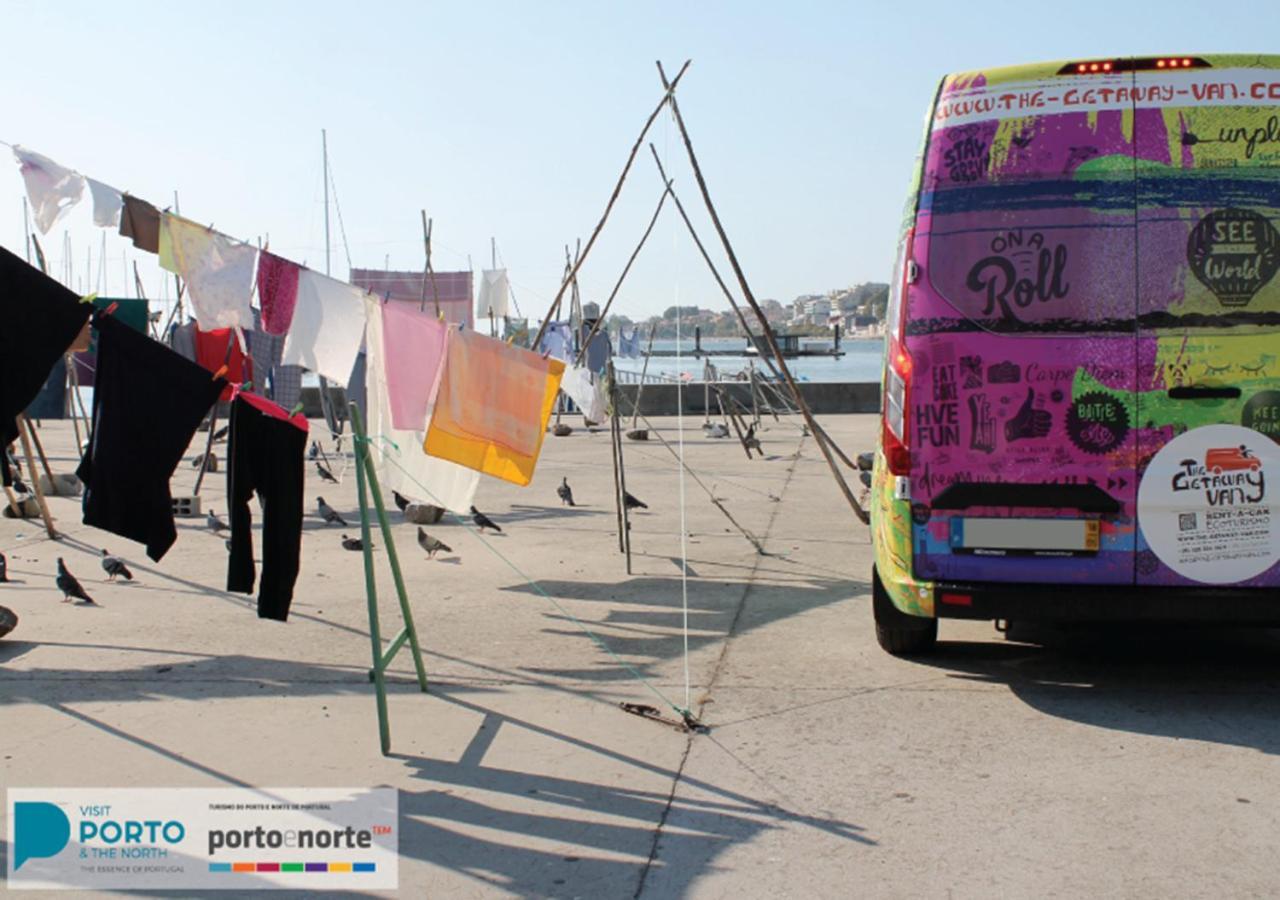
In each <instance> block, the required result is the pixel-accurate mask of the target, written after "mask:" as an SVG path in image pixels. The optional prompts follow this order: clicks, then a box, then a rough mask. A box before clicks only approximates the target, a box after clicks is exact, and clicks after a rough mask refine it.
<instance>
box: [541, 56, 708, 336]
mask: <svg viewBox="0 0 1280 900" xmlns="http://www.w3.org/2000/svg"><path fill="white" fill-rule="evenodd" d="M690 62H692V60H686V61H685V64H684V65H683V66H681V67H680V71H679V72H677V73H676V77H675V78H673V79H672V80H671V82H670V83H669V84H667V85H666V86H665V93H663V95H662V99H661V100H659V101H658V105H657V106H655V107H654V108H653V112H651V113H650V114H649V118H648V119H647V120H646V121H645V123H644V128H642V129H641V130H640V136H639V137H638V138H636V142H635V144H633V145H632V147H631V153H630V154H628V156H627V163H626V165H625V166H623V167H622V174H621V175H619V176H618V183H617V184H616V185H614V188H613V193H612V194H611V195H610V196H609V202H608V203H607V204H606V205H605V208H604V213H603V214H602V215H601V216H600V221H599V222H597V223H596V227H595V229H594V230H593V231H592V232H591V236H590V237H589V238H587V246H585V247H583V248H582V254H581V255H580V256H579V257H578V259H577V261H576V262H575V263H574V265H573V271H572V272H570V273H569V275H570V279H571V278H573V277H576V276H577V274H578V269H579V268H580V267H581V266H582V264H583V263H584V262H585V261H586V259H587V254H588V253H590V252H591V248H592V247H593V246H595V243H596V238H597V237H599V236H600V231H601V229H603V228H604V223H605V222H607V221H608V220H609V213H610V212H611V211H612V210H613V204H614V203H616V202H617V200H618V195H619V194H620V193H621V192H622V184H623V182H624V181H626V180H627V173H628V172H630V171H631V164H632V163H633V162H635V158H636V153H637V152H638V151H639V150H640V145H641V144H643V143H644V137H645V135H646V134H648V133H649V128H650V126H651V125H653V121H654V119H656V118H658V113H660V112H662V108H663V107H664V106H666V105H667V102H668V101H669V100H670V99H671V98H672V97H673V96H674V95H675V90H676V85H678V84H679V83H680V79H681V78H683V77H684V73H685V72H686V71H688V69H689V63H690ZM568 287H569V279H566V280H565V281H563V282H561V284H560V289H559V290H558V291H556V296H555V299H554V300H552V301H551V307H550V308H551V309H555V308H556V307H557V305H558V304H559V303H560V298H561V297H562V296H564V292H565V290H567V289H568ZM548 321H550V315H548V318H546V319H543V320H542V325H541V326H540V327H539V328H538V333H537V334H536V335H535V336H534V338H533V346H534V347H537V346H538V342H539V341H540V340H542V333H543V332H544V331H545V330H546V325H547V322H548Z"/></svg>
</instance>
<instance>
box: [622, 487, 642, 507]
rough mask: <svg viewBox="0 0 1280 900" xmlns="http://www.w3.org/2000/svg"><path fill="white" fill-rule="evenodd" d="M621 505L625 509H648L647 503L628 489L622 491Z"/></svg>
mask: <svg viewBox="0 0 1280 900" xmlns="http://www.w3.org/2000/svg"><path fill="white" fill-rule="evenodd" d="M622 505H623V506H625V507H626V508H627V509H648V508H649V504H647V503H645V502H644V501H643V500H640V499H638V498H636V497H633V496H632V495H631V492H630V491H623V492H622Z"/></svg>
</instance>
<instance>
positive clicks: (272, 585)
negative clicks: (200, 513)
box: [227, 397, 307, 622]
mask: <svg viewBox="0 0 1280 900" xmlns="http://www.w3.org/2000/svg"><path fill="white" fill-rule="evenodd" d="M229 442H230V443H229V446H228V449H227V455H228V456H229V457H230V463H229V465H228V467H227V508H228V512H229V514H230V517H231V559H230V561H229V563H228V566H227V590H229V591H237V592H239V593H242V594H252V593H253V580H254V564H253V533H252V517H251V516H250V513H249V498H250V497H251V496H252V495H253V494H254V492H257V494H258V496H259V497H260V498H261V500H262V578H261V580H260V581H259V583H258V617H259V618H261V619H276V620H277V621H280V622H284V621H286V620H287V619H288V618H289V606H290V604H292V603H293V585H294V582H296V581H297V580H298V565H299V563H298V557H299V555H300V553H301V551H302V487H303V481H304V477H305V476H304V472H303V454H304V453H305V452H306V449H307V433H306V432H305V431H303V430H302V429H301V428H298V427H297V426H295V425H292V424H290V423H289V422H286V421H283V420H281V419H278V418H275V417H274V416H271V415H268V414H266V413H264V412H262V411H261V410H260V409H257V408H256V407H254V406H253V405H252V404H250V403H249V402H247V401H246V400H245V399H244V398H243V397H237V398H236V399H235V400H234V401H233V402H232V404H231V431H230V435H229Z"/></svg>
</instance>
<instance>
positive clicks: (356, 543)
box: [342, 534, 364, 550]
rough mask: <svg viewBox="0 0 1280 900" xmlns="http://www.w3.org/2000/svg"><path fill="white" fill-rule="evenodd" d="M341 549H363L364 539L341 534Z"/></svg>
mask: <svg viewBox="0 0 1280 900" xmlns="http://www.w3.org/2000/svg"><path fill="white" fill-rule="evenodd" d="M342 549H343V550H363V549H364V541H362V540H360V538H353V537H347V536H346V535H345V534H344V535H343V536H342Z"/></svg>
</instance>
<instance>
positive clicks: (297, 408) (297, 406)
mask: <svg viewBox="0 0 1280 900" xmlns="http://www.w3.org/2000/svg"><path fill="white" fill-rule="evenodd" d="M300 412H302V401H301V400H299V401H298V402H297V403H295V404H293V409H291V410H289V418H290V419H292V418H293V417H294V416H296V415H297V414H298V413H300Z"/></svg>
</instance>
